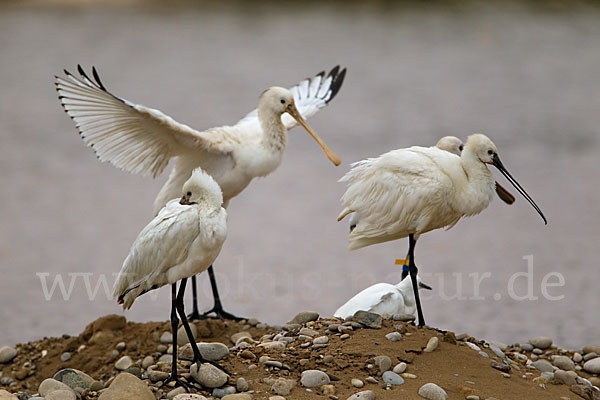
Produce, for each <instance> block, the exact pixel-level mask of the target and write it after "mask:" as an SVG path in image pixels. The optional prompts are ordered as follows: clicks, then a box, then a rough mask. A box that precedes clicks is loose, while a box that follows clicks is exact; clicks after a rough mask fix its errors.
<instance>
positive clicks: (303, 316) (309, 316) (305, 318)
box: [288, 311, 319, 325]
mask: <svg viewBox="0 0 600 400" xmlns="http://www.w3.org/2000/svg"><path fill="white" fill-rule="evenodd" d="M317 319H319V313H318V312H314V311H302V312H301V313H298V314H296V316H295V317H294V318H292V319H291V320H290V321H289V322H288V324H299V325H304V324H306V323H307V322H311V321H316V320H317Z"/></svg>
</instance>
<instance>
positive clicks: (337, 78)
mask: <svg viewBox="0 0 600 400" xmlns="http://www.w3.org/2000/svg"><path fill="white" fill-rule="evenodd" d="M334 69H335V70H336V73H335V75H333V78H332V82H331V95H330V96H329V99H327V101H325V103H326V104H329V102H330V101H331V100H333V98H334V97H335V96H336V95H337V93H338V92H339V91H340V88H341V87H342V83H344V78H345V77H346V68H344V69H342V70H341V71H340V72H339V73H337V71H338V70H339V65H338V66H336V67H335V68H334ZM331 71H332V72H333V70H331ZM329 75H331V72H330V73H329Z"/></svg>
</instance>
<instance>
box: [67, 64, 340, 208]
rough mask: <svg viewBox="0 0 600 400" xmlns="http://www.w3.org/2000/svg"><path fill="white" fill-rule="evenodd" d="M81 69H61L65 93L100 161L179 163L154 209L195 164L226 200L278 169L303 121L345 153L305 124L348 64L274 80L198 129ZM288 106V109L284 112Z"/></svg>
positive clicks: (153, 169) (146, 170) (149, 168)
mask: <svg viewBox="0 0 600 400" xmlns="http://www.w3.org/2000/svg"><path fill="white" fill-rule="evenodd" d="M78 71H79V73H80V75H81V77H75V76H74V75H72V74H71V73H69V72H68V71H66V70H65V74H66V76H67V79H64V78H61V77H56V82H55V83H56V87H57V90H58V93H59V99H60V102H61V104H62V105H63V107H64V109H65V111H66V112H67V113H68V114H69V116H70V117H71V118H72V119H73V120H74V121H75V124H76V126H77V129H78V130H79V132H80V133H81V137H82V138H83V140H84V142H85V143H86V144H87V145H88V146H90V147H93V148H94V151H95V152H96V154H97V155H98V158H99V159H100V160H101V161H108V162H110V163H111V164H113V165H114V166H115V167H117V168H120V169H123V170H126V171H128V172H131V173H134V174H141V175H152V176H154V177H156V176H158V175H160V174H161V173H162V171H163V170H164V169H165V167H166V166H167V164H168V162H169V159H171V158H173V157H175V158H176V162H175V168H173V170H172V171H171V174H170V175H169V179H168V180H167V182H166V183H165V185H164V186H163V187H162V189H161V191H160V192H159V194H158V196H157V198H156V200H155V203H154V207H155V212H156V211H158V210H160V209H161V208H162V207H163V206H164V205H165V204H166V202H167V201H169V200H170V199H172V198H174V197H176V196H178V195H179V191H180V190H181V187H182V185H183V183H184V182H185V181H186V180H187V179H188V178H189V177H190V175H191V173H192V170H194V168H197V167H201V168H202V169H203V170H204V171H206V172H207V173H208V174H209V175H211V176H212V177H213V178H214V179H215V180H216V181H217V183H218V184H219V186H221V189H222V190H223V197H224V199H225V205H226V206H227V203H228V201H229V200H230V199H231V198H232V197H234V196H236V195H237V194H239V193H240V192H241V191H242V190H243V189H244V188H245V187H246V186H247V185H248V184H249V183H250V181H251V180H252V179H253V178H255V177H259V176H265V175H268V174H269V173H271V172H273V171H274V170H275V169H276V168H277V167H278V166H279V164H280V162H281V159H282V156H283V152H284V150H285V147H286V144H287V130H288V129H291V128H293V127H294V126H295V125H296V123H300V124H301V125H303V126H304V128H305V129H306V130H307V131H308V132H309V133H310V134H311V135H312V136H313V137H314V138H315V140H317V142H318V143H319V145H320V146H321V147H322V148H323V151H324V152H325V153H326V155H327V156H328V157H329V158H330V160H331V161H332V162H333V163H334V164H336V165H339V163H340V160H339V157H338V156H337V155H336V154H335V153H333V151H331V150H330V149H329V148H328V147H327V146H326V145H325V144H324V143H323V142H322V141H321V139H320V138H319V137H318V136H317V135H316V134H315V133H314V132H313V131H312V130H311V129H310V128H309V127H308V126H307V125H306V123H305V121H304V119H306V118H309V117H311V116H313V115H314V114H316V112H317V111H318V110H319V109H321V108H323V107H325V106H326V105H327V104H328V103H329V102H330V101H331V100H332V99H333V98H334V97H335V95H336V94H337V92H338V91H339V89H340V87H341V85H342V82H343V80H344V77H345V74H346V70H345V69H342V70H341V71H340V69H339V67H335V68H333V69H332V70H331V71H330V72H329V74H328V75H327V76H326V75H325V73H324V72H321V73H319V74H317V75H316V76H315V77H314V78H308V79H305V80H303V81H302V82H300V83H299V84H298V85H296V86H294V87H292V88H290V89H289V90H288V89H284V88H280V87H273V88H270V89H267V90H266V91H265V92H264V93H263V94H262V95H261V97H260V101H259V106H258V108H257V109H255V110H253V111H251V112H250V113H248V114H247V115H246V116H245V117H243V118H242V119H241V120H240V121H238V122H237V123H236V124H235V125H232V126H221V127H218V128H211V129H208V130H205V131H196V130H194V129H192V128H190V127H189V126H187V125H184V124H181V123H178V122H177V121H175V120H173V119H172V118H171V117H169V116H168V115H165V114H163V113H162V112H161V111H159V110H155V109H151V108H148V107H145V106H143V105H139V104H134V103H132V102H130V101H128V100H125V99H122V98H120V97H117V96H115V95H113V94H112V93H110V92H108V91H107V90H106V88H105V87H104V85H103V84H102V82H101V81H100V77H99V76H98V74H97V72H96V70H95V69H93V70H92V71H93V77H94V81H93V80H92V79H90V78H88V76H87V75H86V74H85V72H84V71H83V69H82V68H81V67H80V66H78ZM284 113H285V115H284Z"/></svg>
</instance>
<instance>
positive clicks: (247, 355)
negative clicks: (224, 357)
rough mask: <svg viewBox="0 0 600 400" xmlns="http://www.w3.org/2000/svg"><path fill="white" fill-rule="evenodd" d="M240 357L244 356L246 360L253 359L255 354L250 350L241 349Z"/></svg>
mask: <svg viewBox="0 0 600 400" xmlns="http://www.w3.org/2000/svg"><path fill="white" fill-rule="evenodd" d="M240 357H242V358H244V359H246V360H255V359H256V356H255V355H254V353H253V352H251V351H250V350H243V351H242V352H241V353H240Z"/></svg>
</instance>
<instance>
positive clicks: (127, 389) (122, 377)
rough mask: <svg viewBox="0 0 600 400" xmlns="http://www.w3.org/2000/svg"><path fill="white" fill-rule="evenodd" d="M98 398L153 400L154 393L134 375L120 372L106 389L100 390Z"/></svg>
mask: <svg viewBox="0 0 600 400" xmlns="http://www.w3.org/2000/svg"><path fill="white" fill-rule="evenodd" d="M98 399H99V400H122V399H136V400H155V398H154V394H152V391H151V390H150V388H148V386H147V385H146V384H145V383H144V382H142V380H140V379H138V378H136V377H135V376H133V375H131V374H129V373H127V372H121V373H120V374H119V375H117V377H116V378H115V379H114V380H113V381H112V383H111V384H110V386H109V387H108V389H106V390H105V391H103V392H102V394H101V395H100V397H99V398H98Z"/></svg>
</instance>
